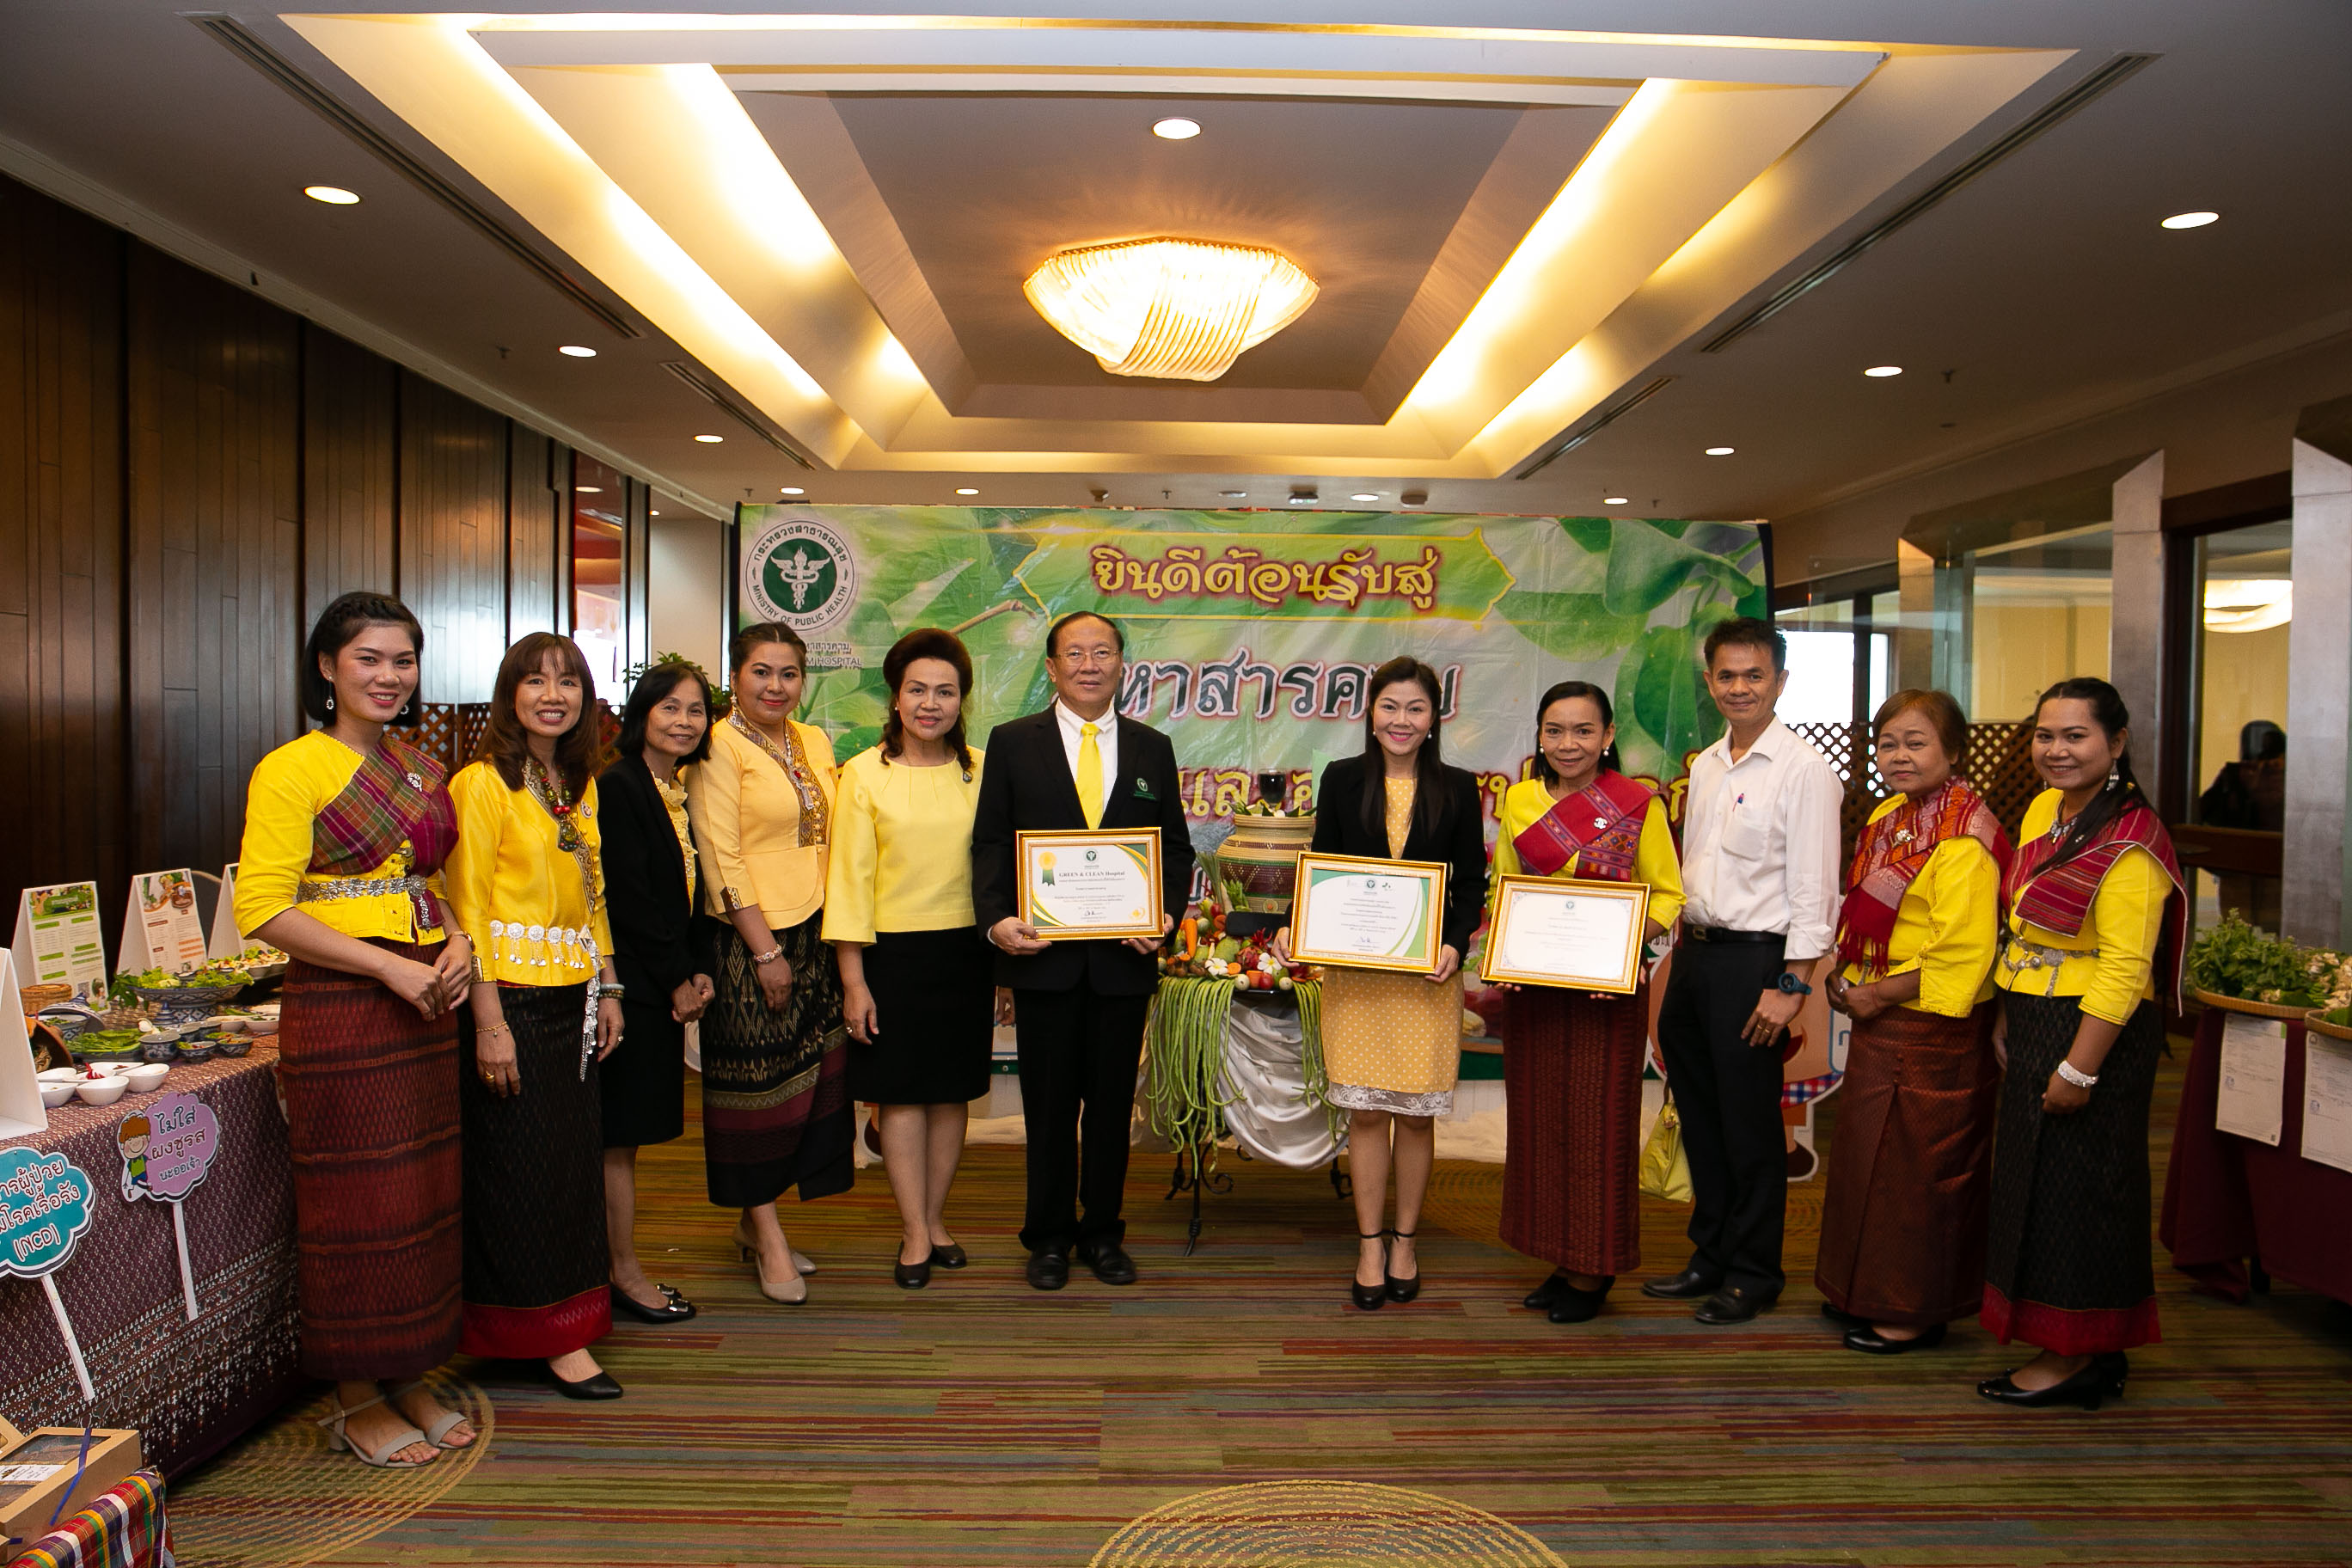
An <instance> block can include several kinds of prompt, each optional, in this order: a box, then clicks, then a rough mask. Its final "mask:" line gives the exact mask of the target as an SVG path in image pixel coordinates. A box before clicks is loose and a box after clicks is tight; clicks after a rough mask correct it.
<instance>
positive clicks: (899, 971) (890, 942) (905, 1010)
mask: <svg viewBox="0 0 2352 1568" xmlns="http://www.w3.org/2000/svg"><path fill="white" fill-rule="evenodd" d="M992 971H993V966H992V963H990V958H989V949H988V947H987V946H986V945H985V944H984V943H983V942H982V941H981V936H980V932H979V931H978V929H977V928H975V927H972V926H960V927H958V928H957V929H955V930H953V931H883V932H881V933H879V934H878V935H877V936H876V937H875V939H874V942H873V945H871V946H869V947H868V948H866V989H868V990H869V991H871V992H873V993H874V1016H875V1023H876V1025H877V1029H876V1033H875V1037H874V1041H873V1043H872V1044H871V1045H860V1044H858V1043H857V1041H856V1040H854V1039H853V1040H851V1041H850V1043H849V1095H850V1098H851V1099H853V1100H866V1101H867V1102H869V1103H871V1104H875V1105H949V1104H957V1105H960V1104H961V1103H963V1102H964V1101H965V1100H978V1099H979V1098H980V1097H981V1096H982V1095H983V1094H986V1093H987V1092H988V1058H989V1052H990V1048H991V1045H992V1040H993V1037H994V1033H995V1027H996V1020H995V1015H996V983H995V981H994V979H993V978H992Z"/></svg>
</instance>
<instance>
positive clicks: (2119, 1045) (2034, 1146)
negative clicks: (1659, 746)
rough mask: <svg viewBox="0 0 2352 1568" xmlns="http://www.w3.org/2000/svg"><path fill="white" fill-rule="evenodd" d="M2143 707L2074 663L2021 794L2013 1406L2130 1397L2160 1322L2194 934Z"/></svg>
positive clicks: (2008, 1122) (1999, 1259) (2016, 889)
mask: <svg viewBox="0 0 2352 1568" xmlns="http://www.w3.org/2000/svg"><path fill="white" fill-rule="evenodd" d="M2130 725H2131V714H2130V712H2129V710H2126V708H2125V706H2124V700H2123V697H2122V695H2121V694H2120V693H2118V692H2117V691H2116V689H2115V688H2114V687H2112V686H2110V685H2108V684H2107V683H2106V682H2105V681H2104V680H2096V679H2089V678H2087V677H2078V678H2076V679H2072V680H2062V681H2060V682H2059V683H2058V684H2057V685H2055V686H2053V687H2052V688H2051V689H2049V690H2047V691H2045V692H2043V693H2042V700H2041V702H2040V703H2039V704H2038V705H2037V706H2036V707H2035V710H2034V716H2033V767H2034V771H2035V772H2036V773H2040V774H2041V775H2042V783H2044V784H2048V785H2049V786H2050V787H2049V788H2048V789H2047V790H2044V791H2043V792H2042V794H2041V795H2039V796H2037V797H2036V798H2035V800H2034V802H2033V804H2032V805H2030V806H2028V807H2027V808H2026V812H2025V822H2024V825H2023V827H2022V829H2021V835H2020V838H2021V842H2020V844H2019V846H2018V852H2017V858H2016V859H2015V860H2013V861H2012V862H2011V865H2010V869H2009V875H2008V876H2007V878H2005V879H2003V881H2002V884H2001V894H2002V904H2003V914H2002V921H2003V928H2004V929H2003V931H2002V947H2001V953H2000V959H1999V960H1998V961H1997V962H1996V963H1995V964H1994V966H1993V983H1994V984H1996V985H1998V986H2000V990H2001V993H2002V995H2001V1021H2000V1034H2001V1035H2002V1036H2003V1037H2006V1047H2007V1058H2006V1059H2007V1063H2008V1068H2009V1071H2008V1075H2007V1077H2006V1079H2004V1080H2003V1082H2002V1086H2001V1093H2000V1117H1999V1123H1998V1131H1997V1132H1996V1133H1995V1136H1994V1141H1993V1168H1992V1220H1991V1227H1990V1237H1989V1238H1988V1242H1987V1246H1986V1271H1985V1303H1984V1322H1985V1326H1986V1327H1987V1328H1989V1329H1990V1330H1991V1331H1993V1333H1994V1335H1995V1336H1996V1337H1997V1338H1999V1339H2000V1341H2001V1342H2003V1343H2004V1344H2006V1343H2007V1342H2009V1341H2010V1340H2011V1339H2012V1338H2014V1339H2021V1340H2023V1341H2025V1342H2027V1343H2029V1344H2034V1345H2039V1346H2041V1347H2042V1353H2041V1354H2040V1355H2038V1356H2036V1357H2035V1358H2034V1359H2033V1360H2032V1361H2031V1362H2028V1363H2026V1364H2025V1365H2023V1366H2021V1367H2018V1368H2016V1369H2014V1370H2013V1371H2011V1372H2010V1373H2006V1374H2005V1375H2003V1376H2000V1377H1993V1378H1987V1379H1986V1380H1985V1381H1984V1382H1982V1383H1980V1384H1977V1392H1978V1393H1979V1394H1983V1395H1984V1396H1985V1397H1986V1398H1988V1399H1991V1400H1995V1401H1998V1402H2000V1403H2002V1404H2007V1405H2069V1404H2071V1405H2083V1406H2084V1408H2086V1409H2092V1410H2095V1409H2097V1408H2098V1406H2099V1403H2100V1401H2102V1400H2103V1399H2110V1398H2115V1397H2116V1396H2118V1395H2120V1394H2122V1393H2123V1387H2124V1378H2125V1376H2126V1373H2128V1372H2129V1371H2130V1365H2129V1363H2128V1362H2127V1361H2126V1358H2125V1355H2124V1352H2126V1351H2128V1350H2130V1349H2131V1348H2132V1347H2134V1346H2135V1345H2144V1344H2152V1343H2154V1342H2156V1340H2157V1338H2158V1331H2157V1317H2156V1279H2155V1272H2154V1269H2153V1268H2151V1267H2150V1265H2149V1262H2148V1250H2147V1231H2148V1224H2147V1219H2148V1176H2147V1115H2148V1101H2149V1100H2150V1099H2151V1097H2152V1096H2153V1094H2154V1090H2155V1085H2156V1064H2157V1058H2158V1057H2159V1056H2160V1055H2162V1053H2163V1050H2164V1012H2163V1009H2162V1007H2160V1006H2158V1002H2159V1001H2163V1002H2168V1003H2170V1004H2171V1005H2174V1006H2176V1007H2177V1006H2178V1005H2179V997H2180V963H2181V958H2182V956H2183V951H2182V950H2183V944H2184V941H2185V939H2186V937H2187V934H2188V906H2187V903H2186V901H2185V900H2183V898H2182V897H2181V880H2180V863H2179V860H2177V859H2175V858H2174V857H2173V853H2172V839H2171V837H2170V836H2169V835H2168V834H2167V833H2166V832H2165V830H2164V824H2163V823H2162V821H2160V820H2159V819H2158V816H2157V815H2156V809H2155V808H2154V807H2153V806H2151V805H2149V804H2148V802H2147V796H2146V795H2142V794H2141V793H2140V789H2139V784H2138V782H2137V780H2135V779H2134V778H2133V777H2132V766H2131V756H2130V752H2129V751H2128V749H2127V748H2128V747H2129V745H2130V743H2131V730H2130Z"/></svg>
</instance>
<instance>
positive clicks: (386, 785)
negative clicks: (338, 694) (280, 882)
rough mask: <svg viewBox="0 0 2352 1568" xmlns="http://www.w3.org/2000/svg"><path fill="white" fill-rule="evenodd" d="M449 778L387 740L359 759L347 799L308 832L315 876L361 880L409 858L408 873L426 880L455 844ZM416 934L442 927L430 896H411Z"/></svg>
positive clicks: (335, 802) (328, 808)
mask: <svg viewBox="0 0 2352 1568" xmlns="http://www.w3.org/2000/svg"><path fill="white" fill-rule="evenodd" d="M448 782H449V773H448V770H447V769H446V768H444V767H443V766H442V765H441V764H440V763H437V762H435V761H434V760H433V759H432V758H431V757H428V756H426V755H425V754H424V753H423V752H419V751H417V750H416V749H415V748H414V747H412V746H410V745H408V744H407V743H406V742H402V741H396V740H394V738H393V737H392V736H390V735H386V736H384V738H383V743H382V744H381V745H380V746H379V747H378V748H377V750H376V753H375V755H373V756H372V757H367V758H363V759H362V761H361V763H360V765H359V770H358V771H357V772H356V773H352V779H351V782H350V783H349V784H345V785H344V786H343V788H342V793H341V794H340V795H336V796H335V798H334V799H332V800H331V801H329V802H328V803H327V804H326V805H325V806H324V807H323V808H322V809H321V810H320V813H319V816H318V818H317V820H316V821H315V822H314V823H313V824H312V825H311V829H310V871H311V873H312V875H314V876H318V877H321V878H327V877H364V876H366V875H367V874H368V873H370V872H372V871H373V870H374V869H375V868H377V867H379V866H382V865H383V863H384V862H385V861H387V860H389V859H391V858H393V857H394V855H397V854H399V853H400V852H401V851H402V849H403V848H405V849H406V850H407V852H408V862H409V863H408V869H407V871H406V872H405V873H404V875H407V876H411V877H425V876H428V875H430V874H431V873H433V872H435V871H437V870H439V869H440V868H441V863H442V862H443V861H444V860H446V859H447V858H449V851H450V849H451V848H452V847H455V846H456V844H457V806H456V805H454V804H453V803H452V802H451V801H450V799H449V790H448ZM410 900H411V901H412V903H413V904H414V905H415V920H416V924H417V929H418V930H420V931H427V930H430V929H432V928H433V927H435V926H437V925H439V924H440V923H441V915H440V911H439V910H436V909H435V908H434V907H433V900H432V897H431V895H429V894H426V893H422V892H412V893H411V894H410Z"/></svg>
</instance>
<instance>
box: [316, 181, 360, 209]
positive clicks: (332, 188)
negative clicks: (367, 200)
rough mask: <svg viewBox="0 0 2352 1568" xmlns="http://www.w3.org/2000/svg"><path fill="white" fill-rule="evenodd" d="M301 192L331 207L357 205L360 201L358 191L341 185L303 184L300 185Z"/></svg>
mask: <svg viewBox="0 0 2352 1568" xmlns="http://www.w3.org/2000/svg"><path fill="white" fill-rule="evenodd" d="M302 194H303V195H306V196H308V197H310V199H311V200H312V201H314V202H324V203H326V204H327V205H329V206H331V207H352V206H357V205H359V201H360V198H359V193H358V192H356V191H347V190H345V189H343V187H342V186H341V185H305V186H303V187H302Z"/></svg>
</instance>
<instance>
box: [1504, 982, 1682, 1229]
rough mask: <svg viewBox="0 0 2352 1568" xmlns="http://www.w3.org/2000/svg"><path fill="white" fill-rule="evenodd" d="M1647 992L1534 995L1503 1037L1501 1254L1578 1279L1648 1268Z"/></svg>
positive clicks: (1522, 1002)
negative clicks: (1602, 996) (1507, 1251)
mask: <svg viewBox="0 0 2352 1568" xmlns="http://www.w3.org/2000/svg"><path fill="white" fill-rule="evenodd" d="M1649 1017H1650V1000H1649V992H1648V988H1647V987H1644V988H1643V990H1642V991H1640V992H1638V993H1636V994H1633V995H1631V996H1625V997H1612V998H1610V999H1608V1000H1605V1001H1604V1000H1599V999H1596V998H1593V997H1591V996H1588V995H1586V994H1582V993H1580V992H1571V991H1561V990H1556V989H1550V988H1544V987H1530V988H1528V989H1527V990H1524V991H1521V992H1520V993H1519V994H1517V995H1516V996H1514V997H1512V998H1511V1010H1510V1016H1509V1020H1508V1022H1507V1025H1506V1026H1505V1030H1504V1035H1503V1091H1504V1097H1505V1098H1504V1110H1503V1115H1504V1123H1505V1126H1506V1128H1507V1131H1508V1132H1509V1143H1508V1146H1507V1152H1506V1153H1505V1155H1504V1159H1503V1224H1502V1237H1503V1245H1505V1246H1506V1247H1513V1248H1515V1249H1517V1250H1518V1251H1520V1252H1524V1253H1526V1254H1527V1255H1528V1257H1530V1258H1542V1259H1543V1260H1544V1261H1545V1262H1547V1263H1549V1264H1550V1265H1551V1266H1552V1267H1553V1268H1562V1269H1566V1270H1567V1271H1569V1272H1570V1273H1571V1274H1598V1275H1615V1274H1629V1273H1631V1272H1633V1270H1634V1269H1636V1268H1640V1267H1641V1266H1642V1216H1641V1179H1640V1174H1639V1172H1638V1170H1637V1169H1636V1167H1637V1166H1638V1165H1639V1163H1640V1161H1641V1157H1642V1055H1643V1042H1644V1039H1645V1037H1646V1036H1647V1035H1648V1033H1649Z"/></svg>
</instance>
